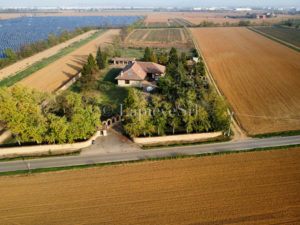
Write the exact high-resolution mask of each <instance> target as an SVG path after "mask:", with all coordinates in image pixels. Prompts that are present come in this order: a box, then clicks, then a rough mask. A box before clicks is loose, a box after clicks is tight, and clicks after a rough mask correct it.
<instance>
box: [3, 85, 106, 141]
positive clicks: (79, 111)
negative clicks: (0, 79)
mask: <svg viewBox="0 0 300 225" xmlns="http://www.w3.org/2000/svg"><path fill="white" fill-rule="evenodd" d="M100 116H101V112H100V109H99V107H98V106H97V103H96V102H95V100H94V99H93V97H89V96H84V95H81V94H77V93H73V92H64V93H63V94H62V95H59V96H53V95H50V94H46V93H43V92H40V91H37V90H34V89H31V88H27V87H23V86H19V85H17V86H14V87H13V88H11V89H9V88H1V89H0V122H1V123H3V124H4V125H5V126H6V127H7V128H8V129H9V130H10V131H11V132H12V134H13V135H14V136H15V138H16V140H17V141H18V143H19V144H21V143H27V142H35V143H38V144H40V143H72V142H74V141H77V140H85V139H88V138H89V137H90V136H91V135H92V134H93V133H94V132H95V130H96V128H100V127H101V121H100Z"/></svg>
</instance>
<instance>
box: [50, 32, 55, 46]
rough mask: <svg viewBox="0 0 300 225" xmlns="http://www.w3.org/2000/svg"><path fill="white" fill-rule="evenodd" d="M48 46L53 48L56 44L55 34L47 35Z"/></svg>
mask: <svg viewBox="0 0 300 225" xmlns="http://www.w3.org/2000/svg"><path fill="white" fill-rule="evenodd" d="M48 44H49V46H54V45H56V44H57V40H56V37H55V34H48Z"/></svg>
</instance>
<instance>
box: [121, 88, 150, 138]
mask: <svg viewBox="0 0 300 225" xmlns="http://www.w3.org/2000/svg"><path fill="white" fill-rule="evenodd" d="M124 107H125V108H124V111H125V115H126V117H125V121H124V130H125V131H126V133H127V134H129V135H131V136H135V137H137V136H141V135H144V136H146V135H147V134H148V135H151V134H152V133H153V132H154V131H155V129H154V126H153V125H152V123H151V121H150V120H151V112H150V111H149V108H148V107H147V100H146V99H145V97H144V95H143V94H142V93H141V92H140V91H139V90H137V89H135V88H131V89H130V90H129V93H128V97H127V98H126V99H125V100H124Z"/></svg>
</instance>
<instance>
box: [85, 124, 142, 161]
mask: <svg viewBox="0 0 300 225" xmlns="http://www.w3.org/2000/svg"><path fill="white" fill-rule="evenodd" d="M138 150H141V148H140V147H139V146H138V145H136V144H134V143H133V142H132V141H131V140H129V139H128V137H126V136H125V135H124V132H123V130H122V129H121V127H120V126H119V125H115V126H113V127H112V128H110V129H109V130H108V133H107V136H105V137H104V136H101V137H98V138H97V139H96V142H95V144H94V145H91V146H90V147H88V148H85V149H83V151H82V153H81V155H91V154H107V153H122V152H134V151H138Z"/></svg>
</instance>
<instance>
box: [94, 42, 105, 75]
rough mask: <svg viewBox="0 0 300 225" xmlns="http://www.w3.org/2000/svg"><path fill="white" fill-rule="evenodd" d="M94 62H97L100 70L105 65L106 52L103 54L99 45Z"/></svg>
mask: <svg viewBox="0 0 300 225" xmlns="http://www.w3.org/2000/svg"><path fill="white" fill-rule="evenodd" d="M96 62H97V65H98V67H99V69H100V70H102V69H104V68H105V66H106V54H105V52H102V51H101V48H100V47H98V50H97V55H96Z"/></svg>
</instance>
